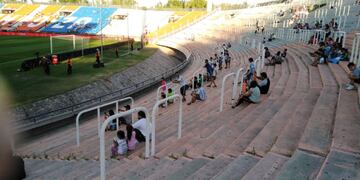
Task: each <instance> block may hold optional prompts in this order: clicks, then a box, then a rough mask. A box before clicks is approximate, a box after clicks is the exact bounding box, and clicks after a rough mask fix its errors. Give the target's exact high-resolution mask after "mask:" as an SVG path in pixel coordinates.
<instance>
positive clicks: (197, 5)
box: [186, 0, 207, 8]
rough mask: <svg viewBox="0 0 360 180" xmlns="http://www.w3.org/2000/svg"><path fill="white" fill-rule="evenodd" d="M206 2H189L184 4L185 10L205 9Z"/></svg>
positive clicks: (198, 0) (201, 0)
mask: <svg viewBox="0 0 360 180" xmlns="http://www.w3.org/2000/svg"><path fill="white" fill-rule="evenodd" d="M206 3H207V1H206V0H189V1H188V2H186V8H206Z"/></svg>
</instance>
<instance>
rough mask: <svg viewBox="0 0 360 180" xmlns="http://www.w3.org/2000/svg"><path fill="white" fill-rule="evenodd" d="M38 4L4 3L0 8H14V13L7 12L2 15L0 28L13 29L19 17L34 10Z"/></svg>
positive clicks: (4, 29)
mask: <svg viewBox="0 0 360 180" xmlns="http://www.w3.org/2000/svg"><path fill="white" fill-rule="evenodd" d="M38 7H39V5H36V4H35V5H19V4H9V5H5V6H4V7H3V8H2V9H14V10H15V11H14V13H12V14H8V15H5V16H3V17H2V19H1V20H0V24H1V30H3V31H10V30H13V28H14V26H16V24H17V23H18V22H19V20H20V19H22V18H24V17H25V16H27V15H29V14H31V13H32V12H33V11H35V10H36V9H37V8H38Z"/></svg>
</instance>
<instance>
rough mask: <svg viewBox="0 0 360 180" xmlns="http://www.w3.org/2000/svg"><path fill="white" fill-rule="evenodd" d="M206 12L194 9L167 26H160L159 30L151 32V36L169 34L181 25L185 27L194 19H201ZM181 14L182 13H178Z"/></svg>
mask: <svg viewBox="0 0 360 180" xmlns="http://www.w3.org/2000/svg"><path fill="white" fill-rule="evenodd" d="M205 14H206V12H201V11H193V12H189V13H186V14H185V15H183V16H182V17H181V18H179V19H178V20H176V21H175V22H170V23H168V24H166V25H165V26H163V27H161V28H159V29H158V30H156V31H154V32H151V33H150V34H149V38H160V37H161V36H164V35H166V34H169V33H171V32H173V31H174V30H177V29H179V28H181V27H185V26H187V25H189V24H191V23H192V22H193V21H195V20H197V19H199V18H200V17H202V16H204V15H205ZM178 15H180V14H178ZM181 15H182V13H181Z"/></svg>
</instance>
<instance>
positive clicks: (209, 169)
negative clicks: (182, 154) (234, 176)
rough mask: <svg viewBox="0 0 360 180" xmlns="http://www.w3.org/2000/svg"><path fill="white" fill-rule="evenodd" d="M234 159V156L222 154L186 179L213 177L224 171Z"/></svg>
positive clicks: (198, 179)
mask: <svg viewBox="0 0 360 180" xmlns="http://www.w3.org/2000/svg"><path fill="white" fill-rule="evenodd" d="M233 160H234V159H232V158H229V157H225V156H223V155H220V156H218V157H216V158H215V159H214V160H212V161H210V162H209V163H207V164H206V165H205V166H203V167H202V168H201V169H199V170H198V171H196V172H195V173H194V174H192V175H191V176H189V177H188V178H186V179H188V180H192V179H197V180H200V179H204V180H205V179H211V178H212V177H214V176H215V175H216V174H218V173H220V172H222V171H223V170H224V169H225V168H226V166H227V165H228V164H230V163H231V162H232V161H233Z"/></svg>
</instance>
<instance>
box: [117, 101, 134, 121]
mask: <svg viewBox="0 0 360 180" xmlns="http://www.w3.org/2000/svg"><path fill="white" fill-rule="evenodd" d="M130 109H131V106H130V105H129V104H128V105H125V106H124V108H123V109H119V112H125V111H128V110H130ZM119 123H121V124H131V123H132V115H131V114H129V115H126V116H124V117H122V118H119Z"/></svg>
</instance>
